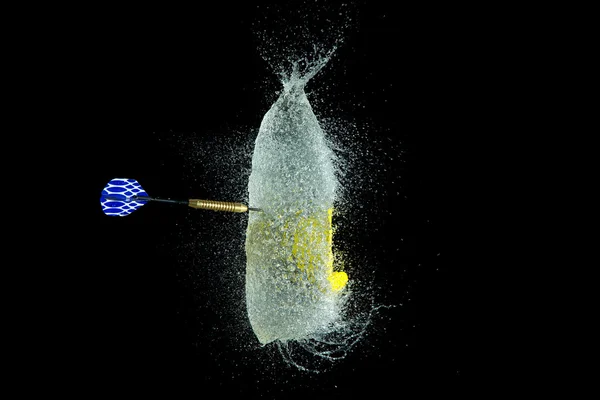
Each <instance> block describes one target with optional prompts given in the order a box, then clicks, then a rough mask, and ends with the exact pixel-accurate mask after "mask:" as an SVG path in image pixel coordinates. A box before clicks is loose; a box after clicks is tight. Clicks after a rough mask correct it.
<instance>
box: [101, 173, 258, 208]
mask: <svg viewBox="0 0 600 400" xmlns="http://www.w3.org/2000/svg"><path fill="white" fill-rule="evenodd" d="M151 201H155V202H158V203H171V204H184V205H187V206H190V207H192V208H198V209H203V210H212V211H226V212H238V213H240V212H247V211H261V210H260V209H258V208H252V207H248V206H246V205H245V204H242V203H232V202H227V201H215V200H200V199H189V200H171V199H159V198H156V197H150V196H149V195H148V193H146V191H145V190H144V188H142V185H140V184H139V182H138V181H136V180H135V179H129V178H115V179H112V180H111V181H110V182H108V183H107V184H106V186H105V187H104V189H102V194H101V195H100V205H101V206H102V211H103V212H104V214H106V215H108V216H111V217H124V216H126V215H129V214H131V213H132V212H134V211H135V210H137V209H138V208H140V207H142V206H143V205H145V204H147V203H149V202H151Z"/></svg>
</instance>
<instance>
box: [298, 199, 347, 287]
mask: <svg viewBox="0 0 600 400" xmlns="http://www.w3.org/2000/svg"><path fill="white" fill-rule="evenodd" d="M332 218H333V208H330V209H329V210H327V215H326V216H320V215H315V216H310V217H306V218H301V219H300V221H299V222H298V225H297V229H296V230H295V232H294V242H293V245H292V254H291V257H290V261H292V260H294V261H295V262H296V265H297V266H298V269H300V271H302V272H304V273H306V275H307V277H308V280H309V282H311V283H315V277H316V276H317V274H318V272H319V271H318V268H322V266H323V264H325V268H326V271H325V272H326V276H327V279H328V280H329V283H330V284H331V289H332V290H333V291H339V290H341V289H343V288H344V286H345V285H346V282H348V275H346V273H345V272H341V271H340V272H338V271H335V272H334V271H333V227H332ZM323 244H325V246H326V249H327V254H326V255H325V256H326V259H325V260H323V254H320V253H321V252H322V249H323Z"/></svg>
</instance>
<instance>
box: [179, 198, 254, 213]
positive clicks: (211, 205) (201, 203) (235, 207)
mask: <svg viewBox="0 0 600 400" xmlns="http://www.w3.org/2000/svg"><path fill="white" fill-rule="evenodd" d="M188 205H189V206H190V207H192V208H200V209H202V210H212V211H225V212H237V213H243V212H247V211H248V206H246V205H245V204H242V203H231V202H227V201H215V200H200V199H190V200H189V202H188Z"/></svg>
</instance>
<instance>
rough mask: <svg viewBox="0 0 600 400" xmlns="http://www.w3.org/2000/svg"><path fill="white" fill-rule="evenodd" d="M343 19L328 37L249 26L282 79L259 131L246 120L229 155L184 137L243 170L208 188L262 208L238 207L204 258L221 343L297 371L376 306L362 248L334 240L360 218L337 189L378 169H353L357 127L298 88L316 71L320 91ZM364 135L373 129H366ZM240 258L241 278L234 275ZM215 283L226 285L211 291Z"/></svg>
mask: <svg viewBox="0 0 600 400" xmlns="http://www.w3.org/2000/svg"><path fill="white" fill-rule="evenodd" d="M346 17H347V15H345V16H344V18H346ZM344 18H342V19H344ZM344 21H346V22H343V23H338V25H335V26H334V25H330V27H331V28H332V29H331V30H329V31H328V36H327V37H324V36H323V37H317V38H315V35H314V34H313V33H314V32H306V31H304V30H301V31H300V32H301V33H300V34H298V35H293V34H290V29H292V28H290V27H291V26H292V25H286V28H285V31H286V34H285V35H284V36H285V40H281V38H282V35H281V34H277V33H274V32H271V33H274V36H270V35H269V34H268V33H267V32H264V31H261V32H258V33H259V36H260V35H262V37H261V40H262V43H261V45H260V46H259V51H260V52H261V55H262V56H263V58H264V59H265V60H266V61H267V62H268V63H269V65H270V66H271V68H272V72H274V74H275V75H274V76H277V77H278V78H279V84H280V85H281V86H280V87H279V89H280V90H279V91H275V90H273V93H275V92H276V93H277V97H276V98H274V99H273V103H272V105H271V106H270V108H269V110H268V111H267V113H266V114H265V115H264V118H263V120H262V123H261V125H260V129H259V131H258V132H256V131H254V129H255V128H254V129H250V130H251V131H254V132H253V135H251V137H250V138H249V140H250V139H251V140H254V137H252V136H254V135H256V140H255V142H254V143H253V144H252V143H249V142H248V143H243V144H242V146H241V150H242V151H238V152H237V154H236V150H235V149H228V150H229V151H227V152H222V151H219V150H216V147H219V146H216V147H215V146H214V145H211V146H206V145H205V146H191V147H193V148H195V149H197V151H198V152H199V153H200V154H198V153H195V154H190V155H191V157H192V158H193V159H206V158H214V157H224V158H226V159H227V160H225V161H223V162H221V163H219V162H217V163H214V165H217V164H218V165H225V164H228V165H231V164H232V162H231V159H234V160H236V163H238V162H239V164H241V165H242V166H243V170H244V171H247V172H246V173H244V174H238V173H237V172H236V173H235V174H229V175H227V174H226V171H225V175H227V176H225V175H223V172H224V171H219V173H220V175H222V178H223V179H222V181H223V182H221V183H222V184H219V185H216V187H218V188H217V189H215V190H216V191H215V190H213V193H212V194H213V195H214V196H215V197H226V198H232V199H239V200H247V201H248V204H250V205H251V206H253V207H259V208H262V209H263V212H262V213H251V214H250V215H249V216H248V221H247V222H248V223H247V227H246V225H245V222H246V221H245V220H242V221H241V222H240V223H235V224H233V225H232V226H230V227H228V228H227V232H229V234H228V236H222V237H221V242H219V243H214V247H215V248H218V249H220V250H219V251H218V254H215V257H214V259H211V263H213V264H214V265H215V268H214V270H213V271H214V274H215V275H214V277H212V282H214V286H215V289H214V290H212V291H211V293H210V296H211V297H212V298H213V299H215V298H216V300H213V301H214V302H218V303H219V304H220V306H221V308H220V310H221V311H220V313H221V314H222V316H224V318H222V320H223V321H229V322H227V324H228V326H227V327H226V328H225V329H226V330H227V331H228V333H229V334H230V335H231V337H232V339H231V340H230V341H231V343H234V344H235V346H236V347H237V348H238V349H240V347H244V348H245V349H246V350H248V349H249V345H247V344H246V345H245V344H243V343H251V342H253V341H255V340H256V339H258V341H259V342H260V343H261V346H262V349H264V350H265V351H266V352H267V353H268V352H273V351H275V352H276V353H277V354H280V355H281V356H283V359H284V360H285V361H286V362H287V363H288V364H289V365H291V366H293V367H295V368H298V369H299V370H301V371H311V372H320V371H324V370H326V369H327V368H328V367H330V366H332V365H334V364H335V363H336V362H337V361H339V360H342V359H343V358H344V357H346V355H347V354H348V352H349V351H350V350H351V349H353V348H354V347H355V345H356V344H358V343H360V341H361V338H364V336H365V333H366V331H367V330H368V329H369V327H370V326H371V322H372V320H373V318H374V317H375V316H376V315H377V314H378V311H379V310H380V309H381V308H382V307H383V306H381V305H380V304H379V302H377V301H376V300H375V296H374V289H373V287H372V276H370V275H372V269H373V264H372V263H370V262H369V260H368V257H366V256H365V255H364V254H360V255H359V256H357V254H359V253H361V252H362V250H361V249H358V247H356V248H355V249H349V248H344V247H345V246H344V244H342V242H343V240H344V239H347V238H348V237H347V236H346V237H344V238H343V239H339V233H340V231H344V232H343V233H342V235H347V234H348V231H351V230H353V229H354V228H356V227H357V226H359V225H360V224H361V223H362V222H364V221H361V220H360V218H356V215H357V214H356V213H352V216H349V215H350V214H351V210H352V209H353V208H356V207H357V206H359V205H358V204H351V203H353V201H354V198H351V196H347V195H346V194H347V189H350V190H349V192H352V193H354V194H356V193H359V192H360V191H361V190H367V189H369V188H371V189H372V188H373V186H374V185H376V184H375V183H369V182H367V180H366V178H367V175H370V178H369V179H371V178H373V179H375V175H374V174H376V172H374V171H368V172H367V171H361V170H359V168H357V166H359V163H363V164H364V165H362V164H361V165H360V168H364V169H367V168H370V167H368V166H367V164H369V163H371V162H372V160H373V158H372V157H373V156H372V155H369V154H367V153H365V151H368V150H365V149H364V147H365V146H366V145H367V140H366V139H365V137H364V136H365V135H366V134H365V132H364V130H366V128H365V127H363V128H364V129H362V130H361V128H360V127H357V126H356V125H354V124H352V123H349V122H348V121H342V120H338V119H336V116H335V115H327V113H328V112H330V111H331V107H330V106H329V105H327V104H325V103H324V100H323V99H322V98H317V99H313V98H312V95H311V92H309V93H308V95H307V93H306V91H305V89H306V86H307V84H308V83H309V81H311V82H313V81H316V82H317V83H311V84H312V85H315V86H317V92H319V93H323V91H322V90H320V89H319V88H318V85H319V83H320V82H322V81H319V80H320V79H321V78H322V76H321V74H323V72H322V71H325V69H324V68H325V67H326V66H327V64H328V62H330V61H331V62H332V63H333V60H332V58H333V57H334V55H335V51H336V49H337V48H338V46H339V45H340V44H341V42H342V41H343V40H342V39H343V30H344V29H343V28H345V27H347V24H348V22H347V20H345V19H344ZM328 22H331V21H328ZM344 24H346V25H344ZM333 28H335V29H333ZM297 32H298V31H297ZM292 33H293V32H292ZM275 36H276V37H277V38H274V37H275ZM317 36H318V35H317ZM294 41H296V42H294ZM298 43H300V44H298ZM282 49H284V50H285V51H281V50H282ZM328 68H330V69H331V68H335V67H332V66H328ZM312 78H314V79H312ZM267 96H269V93H267ZM309 98H311V101H312V102H313V103H318V104H319V109H318V110H315V112H316V113H317V115H319V118H317V116H316V115H315V112H313V106H312V105H311V102H309ZM324 110H325V112H323V111H324ZM321 113H323V114H325V115H323V114H321ZM238 131H239V130H238ZM238 133H239V132H238ZM236 137H237V138H238V139H239V137H240V136H239V135H238V136H236ZM368 143H369V145H372V144H373V143H375V139H374V138H368ZM252 145H253V147H254V148H253V153H252ZM221 147H223V146H221ZM234 147H235V146H234ZM367 147H368V146H367ZM207 148H210V149H211V150H210V151H207V150H206V149H207ZM221 150H223V148H221ZM217 155H218V156H217ZM250 156H252V166H251V168H250V166H249V165H248V164H249V161H250V160H249V157H250ZM229 158H231V159H229ZM359 159H361V160H362V161H356V160H359ZM365 160H366V161H365ZM216 161H218V160H216ZM207 164H208V165H210V164H212V163H207ZM237 171H239V170H237ZM207 174H210V172H207ZM211 175H212V177H213V179H214V177H215V176H216V175H214V174H211ZM233 175H235V177H234V176H233ZM230 178H231V179H230ZM244 179H248V180H247V181H244ZM246 182H247V184H248V185H247V189H248V191H247V192H246V190H245V189H246ZM375 192H376V189H375ZM246 196H249V197H248V198H246ZM211 218H213V217H211ZM214 218H221V217H220V216H214ZM352 219H356V221H352ZM223 222H224V220H222V219H219V221H218V223H219V224H223ZM355 224H356V225H355ZM210 225H212V224H208V223H207V224H205V225H204V226H205V227H207V228H202V229H206V230H207V232H204V234H202V235H200V236H203V237H206V236H209V235H210V233H209V232H208V230H209V228H208V227H209V226H210ZM363 225H364V224H363ZM240 228H242V229H240ZM194 229H200V228H194ZM244 230H245V233H246V235H245V237H244V236H242V235H243V233H244ZM215 240H217V239H215ZM225 241H226V243H225ZM350 242H351V241H350ZM203 245H204V246H206V245H207V243H206V242H205V243H204V244H203ZM244 245H245V255H246V259H244V257H243V256H244V248H243V246H244ZM223 246H225V247H227V249H223ZM348 246H351V244H348ZM222 250H226V251H225V253H223V251H222ZM223 255H225V257H223ZM244 264H245V266H246V273H245V276H244V274H243V273H242V274H240V268H243V265H244ZM218 265H222V266H223V267H218ZM346 273H347V274H346ZM216 276H218V277H219V278H218V279H217V278H216ZM244 278H245V285H244ZM192 279H194V280H197V279H198V280H199V279H202V278H192ZM224 286H226V287H227V289H228V290H221V289H222V288H223V287H224ZM217 287H218V288H217ZM209 289H210V288H209ZM244 289H245V291H244ZM208 297H209V296H208V295H207V298H208ZM244 300H245V304H244ZM242 310H243V313H242ZM248 321H249V322H250V325H251V326H250V327H248V326H247V323H248ZM246 328H248V329H247V330H250V328H251V330H252V331H251V332H250V335H252V333H254V335H253V336H254V337H251V336H250V335H248V334H247V332H246ZM240 332H242V333H240ZM255 343H256V342H255Z"/></svg>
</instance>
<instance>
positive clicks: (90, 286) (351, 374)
mask: <svg viewBox="0 0 600 400" xmlns="http://www.w3.org/2000/svg"><path fill="white" fill-rule="evenodd" d="M280 3H281V2H280ZM288 4H289V6H290V7H293V6H294V5H295V4H297V2H289V3H288ZM358 10H359V12H358V19H357V20H356V21H357V24H356V26H355V27H354V28H353V30H352V31H351V32H349V34H348V38H347V39H346V42H345V44H344V46H343V47H342V48H340V50H339V51H338V54H337V56H336V57H337V59H335V60H334V61H335V62H336V63H335V64H332V65H330V66H328V68H329V70H326V71H324V72H323V79H324V80H327V79H328V80H329V81H335V82H337V83H338V86H336V87H337V89H336V90H337V91H339V93H331V96H332V97H333V98H337V99H338V100H339V101H340V107H341V108H342V109H344V110H346V112H347V113H348V114H351V115H352V117H353V118H356V119H357V120H358V121H369V122H375V123H376V124H379V125H380V126H382V127H385V129H380V130H374V132H373V133H372V134H373V135H374V136H375V137H378V138H383V139H385V140H388V138H389V139H390V140H391V141H390V143H391V144H392V145H393V146H392V145H390V149H401V150H402V152H403V153H402V156H401V157H400V159H401V160H402V162H397V163H393V164H391V163H388V164H386V165H387V166H388V167H389V168H388V172H387V175H388V177H387V178H385V179H383V180H382V181H381V182H382V184H384V185H386V186H387V190H388V192H390V193H392V194H394V195H389V196H385V197H384V198H381V199H379V200H378V199H377V198H371V199H370V200H369V201H371V203H370V204H371V205H372V207H374V208H375V209H377V210H386V209H387V210H394V212H390V213H389V214H385V213H382V212H381V211H379V212H378V213H376V217H375V218H374V221H373V222H372V224H374V225H373V226H375V225H378V226H379V229H378V230H377V231H372V232H363V233H361V235H363V236H364V240H365V241H366V242H369V243H373V254H374V257H376V258H377V259H378V261H379V264H380V265H381V267H380V268H381V270H382V272H381V276H382V277H383V278H382V279H385V280H386V281H387V282H386V283H387V284H392V285H395V286H396V288H398V289H396V290H395V291H394V292H393V295H394V296H397V299H395V300H396V301H398V302H407V299H408V298H410V299H411V300H410V301H409V304H407V305H406V306H405V307H404V308H403V309H402V310H401V311H397V312H394V313H393V318H391V320H390V322H387V323H386V328H385V330H384V331H382V332H383V333H381V332H380V333H379V334H378V336H377V335H376V337H377V339H376V340H374V342H373V343H376V344H379V345H381V347H380V348H377V347H373V348H372V349H371V350H369V351H365V350H363V351H362V352H359V353H360V355H357V356H355V357H352V356H350V357H348V359H346V360H344V361H342V362H341V363H340V364H339V365H338V366H336V367H335V368H333V370H332V371H330V372H326V373H323V374H320V375H311V374H298V373H296V372H293V371H288V372H285V371H287V370H286V369H285V368H287V367H282V371H284V372H282V377H281V380H278V379H273V378H270V379H266V378H264V376H262V375H261V374H260V373H257V372H256V371H253V369H260V368H263V366H261V365H259V364H257V365H254V366H253V365H252V364H251V363H250V364H249V365H248V364H244V367H240V369H239V370H238V371H237V372H234V373H233V374H232V373H231V371H232V370H234V371H235V366H236V365H238V364H239V362H238V361H239V360H235V359H232V360H227V359H225V360H224V359H220V360H215V357H216V356H215V354H216V353H215V351H212V350H211V349H207V348H199V347H198V345H197V344H195V343H197V342H195V340H194V339H193V338H194V337H195V335H196V334H197V331H198V330H200V329H204V328H202V327H201V324H199V323H198V322H197V320H198V319H199V318H204V316H199V315H197V314H194V315H192V316H190V315H191V314H190V313H189V312H186V310H188V309H193V308H194V307H196V305H195V304H194V301H195V300H194V299H193V298H194V293H192V291H193V289H191V288H190V286H189V285H186V284H182V282H181V280H180V278H178V276H177V273H178V272H181V270H182V268H185V267H182V266H181V265H179V264H178V263H179V262H180V261H179V258H178V257H177V255H176V254H174V251H173V249H172V248H170V247H169V244H168V243H167V244H165V243H164V242H165V237H170V236H169V235H170V234H171V233H172V232H176V231H177V229H179V228H177V225H176V224H177V222H176V221H177V219H181V220H184V219H185V218H187V217H188V215H189V213H190V212H194V211H193V210H191V211H190V210H183V211H181V210H175V209H172V208H164V209H161V210H160V211H157V209H158V208H154V209H146V208H144V209H142V210H141V211H139V212H137V213H136V214H135V215H132V216H130V217H127V218H122V219H121V218H119V219H117V218H108V217H106V216H104V215H103V214H102V212H101V210H100V207H99V205H98V204H97V200H96V199H97V198H98V196H99V193H100V190H101V189H102V187H103V186H104V185H105V183H106V182H108V181H109V180H110V179H112V178H114V177H116V176H127V177H134V178H136V179H138V181H140V182H142V184H143V186H144V188H145V189H146V190H147V191H148V192H149V193H150V194H156V195H159V194H162V195H163V196H165V197H172V198H189V197H199V198H202V197H203V196H204V195H205V193H204V192H203V191H204V190H205V189H203V187H202V184H198V183H197V182H190V181H189V179H188V177H187V175H186V174H185V170H186V168H187V166H186V165H184V163H183V161H182V160H183V159H182V157H181V156H180V154H179V152H178V150H177V148H176V146H172V145H165V142H168V141H169V138H172V137H174V135H175V136H177V135H178V134H179V133H190V132H199V133H203V134H204V133H207V132H208V133H211V132H212V133H214V134H220V133H219V132H225V133H224V134H227V133H226V132H227V130H228V129H229V128H230V127H237V126H253V127H258V125H259V124H260V121H261V119H262V116H263V115H264V113H265V112H266V111H267V109H268V107H269V106H270V104H269V101H268V99H272V97H271V96H272V93H265V92H264V88H265V87H274V86H273V85H271V86H269V84H268V83H267V84H265V83H264V82H265V81H269V79H272V78H271V72H270V71H269V69H268V66H267V65H266V63H265V62H264V61H263V60H262V59H261V57H260V55H259V53H258V51H257V46H256V40H255V37H254V36H253V33H252V23H253V21H256V20H257V18H260V15H261V13H263V12H264V8H260V7H257V3H256V2H246V3H244V4H243V5H239V6H238V5H233V4H225V3H216V4H211V5H210V9H208V8H207V9H202V6H194V7H193V8H191V9H185V8H182V9H176V8H175V7H169V8H168V9H163V8H161V7H154V8H153V7H146V8H144V9H139V10H137V9H136V10H117V9H115V10H97V11H93V12H92V11H89V10H88V11H86V12H82V13H81V15H80V16H79V18H78V19H77V21H75V22H74V23H73V24H72V25H69V28H68V29H67V28H64V29H65V32H64V41H65V42H66V44H67V45H66V46H65V47H66V49H67V52H68V53H69V59H70V60H73V61H72V62H71V63H69V65H68V67H65V68H68V71H67V74H71V77H70V79H69V80H70V81H71V82H74V83H75V84H74V87H73V90H72V95H73V97H74V100H75V101H73V106H72V109H71V110H69V113H71V115H75V116H74V117H73V121H74V124H80V126H81V129H82V131H85V134H82V136H81V137H80V138H79V139H77V143H76V146H77V148H78V151H77V154H78V157H80V158H81V159H80V160H79V161H80V165H81V166H82V168H81V170H78V171H73V174H74V175H81V176H85V177H86V178H85V180H86V182H87V183H90V185H89V186H87V185H86V186H85V187H84V188H83V193H85V194H86V196H84V198H85V199H89V201H88V200H85V203H86V204H85V205H84V207H85V211H84V212H86V213H88V214H83V215H84V217H82V218H81V220H80V221H78V223H79V224H80V232H82V235H81V236H82V238H81V239H82V240H81V241H80V242H78V243H80V244H79V245H78V248H79V251H80V252H81V254H86V255H87V259H86V260H85V261H84V260H82V261H81V263H82V267H84V266H86V265H92V267H85V268H82V270H81V271H80V272H79V273H78V275H77V277H78V278H77V280H78V284H77V285H76V286H77V289H75V290H76V291H77V298H78V299H80V301H74V303H75V304H76V306H74V310H77V311H74V312H73V319H74V321H76V322H75V323H76V325H77V329H75V330H74V331H73V332H72V333H71V335H69V336H68V337H67V338H65V339H66V340H67V341H68V342H69V344H70V345H71V346H72V347H74V348H75V349H76V351H75V352H76V357H75V362H74V365H75V370H76V373H75V376H76V377H77V380H78V381H79V382H83V383H84V385H85V386H86V387H88V388H96V389H97V390H99V391H100V390H107V391H111V390H112V389H113V388H117V387H119V388H126V389H127V390H129V391H131V392H132V393H138V392H148V393H152V392H153V391H154V390H155V389H158V387H160V388H165V389H166V390H173V391H186V392H188V393H191V394H193V395H194V396H201V395H203V394H204V395H205V396H206V397H214V396H217V395H218V394H219V393H222V394H229V393H238V394H243V395H246V396H247V395H261V396H263V397H264V398H283V397H286V398H288V397H292V398H295V397H294V396H295V395H296V394H297V395H298V398H300V397H302V396H303V395H304V394H307V393H308V394H311V395H317V398H320V397H319V396H323V397H324V396H328V397H330V396H332V395H335V394H340V395H347V394H354V393H357V392H358V391H361V392H362V393H364V395H369V394H376V395H381V394H384V393H389V391H390V390H391V391H392V392H394V393H396V394H398V395H400V394H401V393H402V390H409V389H414V388H416V389H417V390H431V389H433V390H436V391H438V390H439V391H442V392H443V391H444V390H446V389H447V388H449V387H451V386H453V385H457V384H458V385H462V384H464V383H465V382H474V381H475V380H480V379H481V378H485V377H489V376H490V375H491V374H492V372H491V370H488V368H489V365H490V364H491V362H490V358H492V354H493V350H491V349H490V348H491V347H493V346H492V345H491V343H489V342H487V341H486V340H484V339H483V338H484V337H487V334H488V332H487V331H486V329H488V328H487V326H486V325H484V324H483V320H484V318H485V311H483V308H484V307H483V306H482V302H483V301H484V299H485V296H483V293H485V292H486V290H487V286H486V285H487V284H488V283H487V282H486V281H485V280H484V279H483V274H482V273H481V268H484V265H483V263H485V262H486V260H485V258H484V257H483V256H482V254H483V249H482V244H483V243H484V242H485V238H484V237H482V236H481V234H480V232H481V231H480V230H479V227H478V224H479V216H480V215H481V212H482V210H481V206H480V201H481V199H482V198H483V197H485V196H487V194H486V193H484V192H483V190H480V186H479V185H480V184H481V185H482V184H483V180H485V177H484V176H483V174H482V172H481V171H480V170H479V169H478V168H477V167H476V165H477V162H478V161H479V160H481V159H485V158H486V154H487V152H489V151H491V149H489V141H487V140H485V141H484V140H482V139H479V138H478V131H479V130H480V129H482V126H483V122H482V121H484V119H485V118H486V116H487V115H488V113H489V108H491V105H489V104H488V100H487V98H488V97H486V96H485V95H484V93H486V92H488V91H493V90H494V88H496V87H497V86H498V85H499V82H498V80H499V79H500V78H498V77H497V76H496V74H495V73H492V72H491V71H492V70H494V69H495V68H497V63H498V62H499V61H497V60H494V58H493V57H492V56H490V55H489V54H490V51H489V50H490V48H494V47H495V46H497V44H496V42H495V40H494V39H493V38H491V37H490V35H489V34H487V33H484V32H486V29H485V25H486V23H487V22H486V18H487V17H486V16H487V15H488V13H489V12H488V11H484V10H481V13H480V14H478V15H479V17H478V18H473V16H472V15H473V14H472V12H473V10H470V12H466V10H462V9H457V8H450V7H441V8H440V7H437V6H435V7H434V6H420V7H413V6H406V5H396V4H392V3H389V4H388V3H387V2H368V4H359V5H358ZM57 29H59V30H60V28H57ZM342 65H343V67H342ZM338 67H339V69H340V71H343V74H341V75H336V68H338ZM63 72H64V71H63ZM315 79H317V78H315ZM271 83H272V81H271ZM315 85H317V83H316V82H315ZM336 96H337V97H336ZM77 99H81V101H80V102H79V101H77ZM357 104H360V105H359V106H357ZM492 128H493V127H492ZM173 132H174V133H175V134H173ZM484 143H485V144H486V145H484ZM373 168H377V166H373ZM399 176H401V178H400V179H396V178H397V177H399ZM391 181H395V182H396V183H394V184H392V183H391ZM88 203H89V204H88ZM148 208H149V207H148ZM384 215H385V216H384ZM87 216H89V218H87ZM89 238H93V240H88V239H89ZM400 238H402V239H403V241H402V243H401V244H399V240H400ZM167 242H168V240H167ZM397 249H399V250H398V251H396V250H397ZM392 250H394V251H392ZM390 253H393V254H390ZM200 297H201V296H200ZM192 314H193V313H192ZM205 317H206V320H205V321H203V322H202V324H203V325H202V326H207V325H210V318H214V317H215V315H212V314H211V315H208V314H207V315H206V316H205ZM200 343H201V344H202V343H203V342H202V341H201V342H200ZM217 343H219V342H218V341H217ZM204 344H206V343H204ZM226 354H228V355H229V356H231V355H232V354H235V353H232V352H229V353H226ZM233 357H235V355H233ZM276 362H277V361H276V360H274V361H273V363H276ZM78 366H80V367H78ZM449 385H450V386H449ZM208 393H212V394H211V395H210V396H209V395H208Z"/></svg>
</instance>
